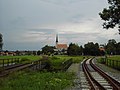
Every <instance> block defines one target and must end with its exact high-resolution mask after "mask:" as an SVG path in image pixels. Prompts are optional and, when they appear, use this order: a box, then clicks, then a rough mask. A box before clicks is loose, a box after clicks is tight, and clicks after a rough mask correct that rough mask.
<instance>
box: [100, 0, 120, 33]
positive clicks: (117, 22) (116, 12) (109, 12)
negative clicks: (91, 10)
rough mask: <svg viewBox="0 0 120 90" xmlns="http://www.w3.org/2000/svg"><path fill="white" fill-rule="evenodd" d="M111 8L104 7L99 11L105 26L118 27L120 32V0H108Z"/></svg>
mask: <svg viewBox="0 0 120 90" xmlns="http://www.w3.org/2000/svg"><path fill="white" fill-rule="evenodd" d="M108 4H109V5H110V6H109V8H104V9H103V11H102V12H101V13H99V15H100V17H101V18H102V20H104V21H105V22H104V23H103V28H106V29H109V28H114V27H116V26H117V27H118V30H119V34H120V0H108Z"/></svg>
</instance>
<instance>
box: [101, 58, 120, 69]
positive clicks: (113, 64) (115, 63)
mask: <svg viewBox="0 0 120 90" xmlns="http://www.w3.org/2000/svg"><path fill="white" fill-rule="evenodd" d="M99 62H100V63H102V64H105V65H107V66H110V67H112V68H115V69H118V70H120V60H111V59H107V58H101V59H100V60H99Z"/></svg>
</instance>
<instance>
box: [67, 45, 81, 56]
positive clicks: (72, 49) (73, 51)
mask: <svg viewBox="0 0 120 90" xmlns="http://www.w3.org/2000/svg"><path fill="white" fill-rule="evenodd" d="M67 53H68V55H70V56H75V55H80V47H79V46H78V45H77V44H73V43H71V44H70V45H69V47H68V50H67Z"/></svg>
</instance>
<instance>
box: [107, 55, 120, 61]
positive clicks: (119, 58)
mask: <svg viewBox="0 0 120 90" xmlns="http://www.w3.org/2000/svg"><path fill="white" fill-rule="evenodd" d="M108 59H110V60H119V61H120V55H115V56H111V57H108Z"/></svg>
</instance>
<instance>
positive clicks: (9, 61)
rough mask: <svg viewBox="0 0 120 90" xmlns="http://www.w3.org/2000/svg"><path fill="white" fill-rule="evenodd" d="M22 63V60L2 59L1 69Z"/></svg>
mask: <svg viewBox="0 0 120 90" xmlns="http://www.w3.org/2000/svg"><path fill="white" fill-rule="evenodd" d="M19 62H20V58H9V59H0V68H4V67H6V66H10V65H15V64H18V63H19Z"/></svg>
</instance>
